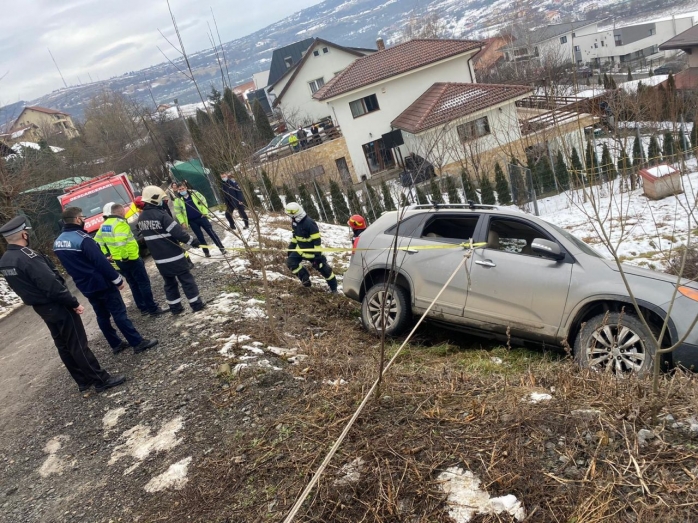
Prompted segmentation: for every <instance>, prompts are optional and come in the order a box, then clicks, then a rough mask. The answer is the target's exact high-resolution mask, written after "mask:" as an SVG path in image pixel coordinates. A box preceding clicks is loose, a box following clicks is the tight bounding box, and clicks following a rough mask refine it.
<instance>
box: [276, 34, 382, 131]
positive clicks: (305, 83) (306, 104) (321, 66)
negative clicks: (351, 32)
mask: <svg viewBox="0 0 698 523" xmlns="http://www.w3.org/2000/svg"><path fill="white" fill-rule="evenodd" d="M304 42H307V40H304ZM275 52H276V51H275ZM375 52H376V50H375V49H363V48H358V47H344V46H342V45H338V44H335V43H332V42H329V41H327V40H323V39H322V38H315V39H312V40H311V41H310V44H309V45H308V46H307V47H306V49H305V50H304V51H303V52H302V53H301V58H300V60H298V61H297V62H294V63H293V64H292V65H290V66H289V67H288V68H287V69H286V71H285V72H284V73H283V74H282V75H281V76H278V77H277V76H276V75H274V74H273V70H270V74H269V79H270V81H271V80H272V79H273V78H276V79H275V80H274V82H273V83H272V84H271V85H270V86H269V87H268V88H267V93H268V94H269V97H270V98H271V99H272V107H279V108H281V112H282V114H283V115H284V120H286V121H287V122H288V123H290V124H292V125H294V126H296V125H301V124H309V123H312V122H317V121H319V120H321V119H323V118H325V117H331V116H332V112H331V111H330V108H329V107H328V106H327V104H325V103H321V102H319V101H317V100H315V99H314V98H313V95H314V94H315V93H316V92H317V91H318V90H319V89H320V88H321V87H322V86H323V85H325V83H326V82H328V81H330V79H332V78H333V77H335V76H336V75H338V74H339V73H341V72H342V71H343V70H344V69H345V68H346V67H347V66H349V65H350V64H352V63H353V62H355V61H356V60H357V59H359V58H362V57H364V56H366V55H370V54H372V53H375ZM272 67H273V60H272Z"/></svg>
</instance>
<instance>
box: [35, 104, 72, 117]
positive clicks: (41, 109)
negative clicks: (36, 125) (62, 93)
mask: <svg viewBox="0 0 698 523" xmlns="http://www.w3.org/2000/svg"><path fill="white" fill-rule="evenodd" d="M24 109H25V110H26V109H31V110H33V111H39V112H40V113H46V114H63V115H65V116H70V115H69V114H68V113H64V112H63V111H57V110H56V109H48V108H46V107H39V106H38V105H35V106H33V107H25V108H24Z"/></svg>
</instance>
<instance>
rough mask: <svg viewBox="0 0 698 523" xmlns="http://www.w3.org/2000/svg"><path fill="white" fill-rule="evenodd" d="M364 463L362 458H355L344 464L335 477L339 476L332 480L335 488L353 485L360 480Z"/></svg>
mask: <svg viewBox="0 0 698 523" xmlns="http://www.w3.org/2000/svg"><path fill="white" fill-rule="evenodd" d="M365 463H366V462H365V461H364V460H363V459H362V458H356V459H355V460H353V461H351V462H350V463H346V464H345V465H343V466H342V468H341V469H339V472H337V475H338V476H340V477H338V478H337V479H335V480H334V486H335V487H343V486H345V485H354V484H356V483H358V482H359V480H360V479H361V470H362V469H363V468H364V465H365Z"/></svg>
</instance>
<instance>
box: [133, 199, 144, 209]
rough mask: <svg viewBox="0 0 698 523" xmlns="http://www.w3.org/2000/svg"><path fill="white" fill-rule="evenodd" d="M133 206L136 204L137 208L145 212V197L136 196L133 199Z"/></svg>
mask: <svg viewBox="0 0 698 523" xmlns="http://www.w3.org/2000/svg"><path fill="white" fill-rule="evenodd" d="M133 204H134V205H135V206H136V207H138V208H139V209H140V210H143V206H144V205H145V204H144V203H143V197H142V196H136V197H135V198H134V199H133Z"/></svg>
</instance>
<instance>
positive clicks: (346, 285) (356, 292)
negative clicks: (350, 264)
mask: <svg viewBox="0 0 698 523" xmlns="http://www.w3.org/2000/svg"><path fill="white" fill-rule="evenodd" d="M347 272H348V271H347ZM342 292H343V293H344V295H345V296H346V297H347V298H351V299H352V300H355V301H361V281H360V280H357V279H355V278H352V277H350V276H349V275H348V274H347V273H345V274H344V279H343V280H342Z"/></svg>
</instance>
